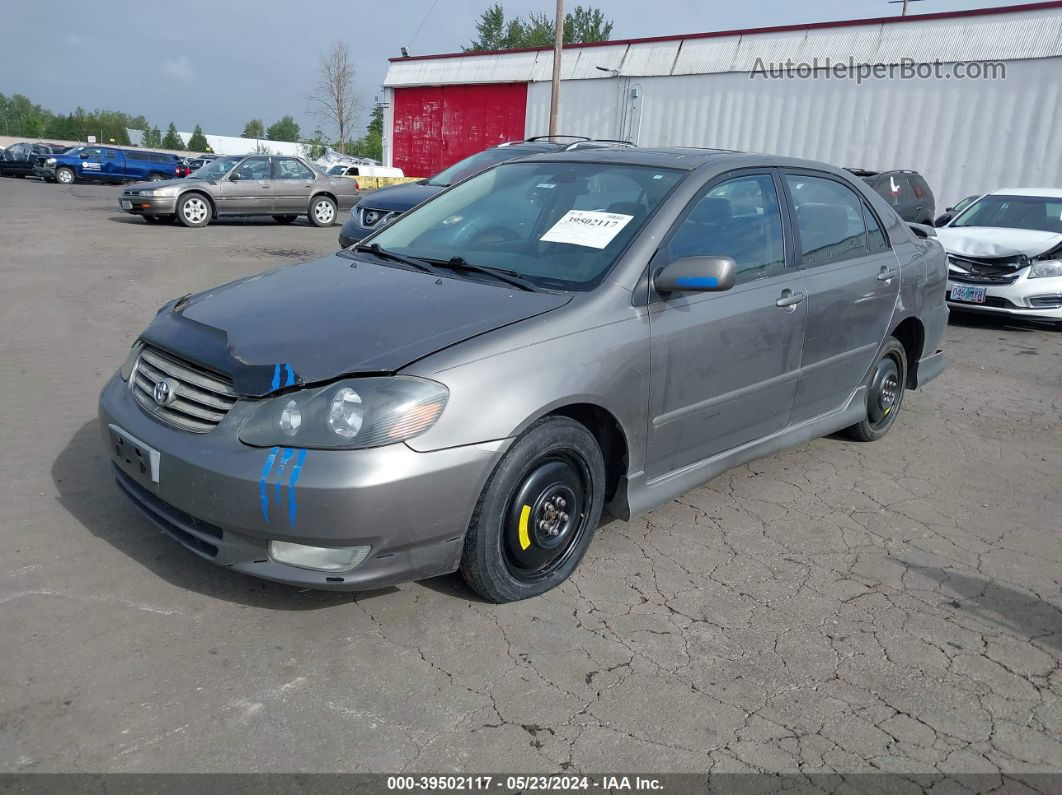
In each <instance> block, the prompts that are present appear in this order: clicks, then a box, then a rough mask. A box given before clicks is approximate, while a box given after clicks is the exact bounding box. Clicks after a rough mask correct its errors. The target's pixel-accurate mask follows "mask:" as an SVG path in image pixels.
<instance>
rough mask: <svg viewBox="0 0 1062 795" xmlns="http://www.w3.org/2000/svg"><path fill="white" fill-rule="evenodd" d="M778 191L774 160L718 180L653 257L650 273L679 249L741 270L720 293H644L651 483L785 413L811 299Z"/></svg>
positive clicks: (759, 431)
mask: <svg viewBox="0 0 1062 795" xmlns="http://www.w3.org/2000/svg"><path fill="white" fill-rule="evenodd" d="M782 195H783V194H782V190H781V185H780V183H779V181H778V178H777V175H776V172H775V171H774V170H773V169H756V170H749V171H740V172H730V173H729V174H726V175H723V176H721V177H718V178H716V179H714V180H712V181H711V182H709V183H708V185H707V186H706V187H705V189H704V190H703V191H702V192H701V194H700V196H698V197H697V198H696V199H694V200H693V201H692V202H691V203H690V205H689V206H688V207H687V208H686V210H685V212H684V214H683V216H682V218H681V220H680V221H679V223H678V224H677V225H676V227H675V228H674V229H673V230H672V232H671V234H670V235H669V237H668V239H667V242H666V244H665V245H664V247H662V248H661V249H660V250H659V251H658V252H657V255H656V256H655V257H654V259H653V264H652V267H653V269H654V270H657V269H659V268H660V267H662V266H663V265H664V264H666V263H667V262H670V261H674V260H676V259H679V258H682V257H692V256H729V257H733V258H734V260H735V261H736V262H737V266H738V272H737V278H736V284H735V286H734V287H733V288H731V289H730V290H727V291H725V292H718V293H688V294H680V293H675V294H671V295H669V296H666V297H661V296H655V297H654V298H652V299H651V303H650V306H649V322H650V332H651V342H650V345H651V374H650V396H649V407H650V413H649V417H650V425H649V446H648V455H647V460H646V474H647V476H648V478H649V479H650V480H651V479H653V478H657V477H660V476H662V475H664V474H666V473H668V472H671V471H674V470H676V469H680V468H682V467H684V466H688V465H690V464H693V463H695V462H697V461H701V460H704V459H706V458H710V457H712V456H714V455H717V454H719V453H722V452H725V451H727V450H730V449H732V448H735V447H738V446H740V445H742V444H745V443H747V442H750V441H753V440H755V439H759V438H762V437H764V436H768V435H770V434H771V433H774V432H776V431H778V430H780V429H782V428H784V427H785V425H786V424H787V423H788V421H789V413H790V410H791V408H792V406H793V398H794V396H795V394H796V385H797V379H798V377H799V372H798V368H799V366H800V356H801V346H802V344H803V339H804V326H805V323H806V321H807V306H806V302H805V300H804V297H805V295H806V288H805V286H804V277H803V275H802V274H801V272H800V270H799V269H798V268H797V267H796V260H795V250H794V249H793V246H792V238H791V233H789V232H788V231H787V228H786V224H785V222H784V218H785V216H784V214H783V212H782V205H783V202H782V198H781V197H782ZM624 212H626V211H624Z"/></svg>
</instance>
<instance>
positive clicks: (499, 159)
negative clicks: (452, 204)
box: [428, 146, 543, 188]
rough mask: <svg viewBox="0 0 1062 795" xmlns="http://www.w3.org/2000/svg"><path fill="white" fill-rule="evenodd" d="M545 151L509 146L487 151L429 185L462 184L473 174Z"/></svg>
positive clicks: (451, 169)
mask: <svg viewBox="0 0 1062 795" xmlns="http://www.w3.org/2000/svg"><path fill="white" fill-rule="evenodd" d="M541 151H543V150H542V149H532V150H530V151H528V150H527V149H514V148H512V147H508V146H498V147H495V148H494V149H487V150H486V151H484V152H479V153H477V154H474V155H472V156H471V157H466V158H465V159H464V160H459V161H457V162H456V163H454V164H453V165H452V166H450V167H449V168H444V169H443V170H442V171H440V172H439V173H438V174H436V175H435V176H434V177H432V178H431V179H429V180H428V184H429V185H435V186H436V187H439V188H448V187H450V186H451V185H453V184H454V183H457V182H460V181H461V180H463V179H468V178H469V177H471V176H472V175H473V174H478V173H479V172H480V171H483V170H484V169H487V168H490V167H491V166H494V165H497V164H498V163H504V162H505V161H506V160H513V159H515V158H517V157H525V156H526V155H530V154H536V153H538V152H541Z"/></svg>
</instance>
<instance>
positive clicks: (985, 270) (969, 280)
mask: <svg viewBox="0 0 1062 795" xmlns="http://www.w3.org/2000/svg"><path fill="white" fill-rule="evenodd" d="M948 264H949V265H951V266H954V267H949V268H948V277H949V278H950V279H951V280H952V281H956V282H963V283H964V284H1013V283H1014V282H1015V281H1017V279H1018V272H1019V271H1020V270H1021V269H1022V268H1024V267H1025V263H1024V262H1022V261H1021V260H1015V259H1013V258H1010V259H996V260H992V259H975V258H973V257H960V256H957V255H955V254H949V255H948Z"/></svg>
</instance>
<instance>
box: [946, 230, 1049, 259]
mask: <svg viewBox="0 0 1062 795" xmlns="http://www.w3.org/2000/svg"><path fill="white" fill-rule="evenodd" d="M937 240H939V241H940V243H941V245H942V246H944V250H945V251H948V252H950V253H952V254H960V255H965V256H967V257H1012V256H1018V255H1021V254H1024V255H1025V256H1027V257H1037V256H1039V255H1041V254H1044V253H1046V252H1048V251H1050V250H1051V249H1053V248H1055V247H1056V246H1058V245H1059V244H1062V235H1060V234H1057V233H1055V232H1041V231H1039V230H1037V229H1007V228H1004V227H995V226H959V227H951V226H945V227H941V228H939V229H937Z"/></svg>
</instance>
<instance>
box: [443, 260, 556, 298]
mask: <svg viewBox="0 0 1062 795" xmlns="http://www.w3.org/2000/svg"><path fill="white" fill-rule="evenodd" d="M438 262H439V264H440V265H443V266H444V267H447V268H452V269H453V270H455V271H465V272H467V273H481V274H483V275H484V276H490V277H492V278H494V279H497V280H498V281H500V282H505V283H506V284H509V285H512V286H513V287H516V288H518V289H520V290H527V291H528V292H529V293H537V292H538V288H537V287H535V285H534V284H532V283H531V282H529V281H528V280H527V279H525V278H523V277H522V276H521V275H520V274H519V273H516V272H515V271H507V270H505V269H503V268H488V267H487V266H485V265H473V264H472V263H471V262H469V261H468V260H466V259H465V258H464V257H451V258H450V259H448V260H445V261H443V260H439V261H438Z"/></svg>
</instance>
